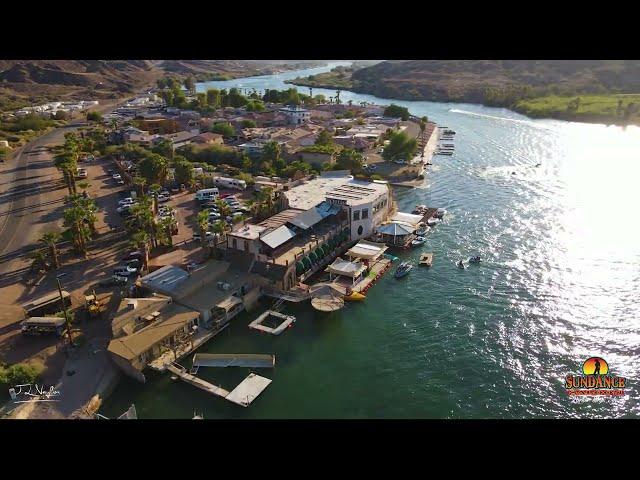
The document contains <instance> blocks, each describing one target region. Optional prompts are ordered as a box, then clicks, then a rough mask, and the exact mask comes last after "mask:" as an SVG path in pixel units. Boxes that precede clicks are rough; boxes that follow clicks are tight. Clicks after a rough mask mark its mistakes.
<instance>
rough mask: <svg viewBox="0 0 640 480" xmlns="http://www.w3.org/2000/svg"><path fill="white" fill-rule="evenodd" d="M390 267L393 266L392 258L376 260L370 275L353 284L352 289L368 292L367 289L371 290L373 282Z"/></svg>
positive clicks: (362, 292)
mask: <svg viewBox="0 0 640 480" xmlns="http://www.w3.org/2000/svg"><path fill="white" fill-rule="evenodd" d="M389 268H391V260H390V259H388V258H381V259H379V260H378V261H376V263H374V264H373V265H371V271H370V272H369V275H367V276H366V277H365V278H363V279H362V280H360V281H359V282H358V283H356V284H355V285H354V286H353V288H352V290H353V291H354V292H358V293H361V294H363V295H364V294H365V293H367V290H369V288H371V286H373V284H374V283H376V282H377V281H378V280H379V279H380V278H381V277H382V275H384V274H385V272H386V271H387V270H389Z"/></svg>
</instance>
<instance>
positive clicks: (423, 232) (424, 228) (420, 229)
mask: <svg viewBox="0 0 640 480" xmlns="http://www.w3.org/2000/svg"><path fill="white" fill-rule="evenodd" d="M429 230H431V229H430V228H429V227H428V226H426V225H425V224H420V226H419V227H418V229H417V230H416V235H417V236H419V237H424V236H425V235H426V234H427V233H429Z"/></svg>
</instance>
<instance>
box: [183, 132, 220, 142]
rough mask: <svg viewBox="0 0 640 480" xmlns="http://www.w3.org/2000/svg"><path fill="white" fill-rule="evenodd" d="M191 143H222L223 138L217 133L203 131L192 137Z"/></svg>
mask: <svg viewBox="0 0 640 480" xmlns="http://www.w3.org/2000/svg"><path fill="white" fill-rule="evenodd" d="M191 143H195V144H198V145H224V140H223V137H222V135H220V134H219V133H212V132H204V133H201V134H200V135H196V136H195V137H193V138H192V139H191Z"/></svg>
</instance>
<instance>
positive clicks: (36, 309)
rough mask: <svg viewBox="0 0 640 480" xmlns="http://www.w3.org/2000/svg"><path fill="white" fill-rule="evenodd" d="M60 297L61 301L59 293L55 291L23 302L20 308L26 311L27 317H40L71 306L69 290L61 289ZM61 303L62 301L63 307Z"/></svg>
mask: <svg viewBox="0 0 640 480" xmlns="http://www.w3.org/2000/svg"><path fill="white" fill-rule="evenodd" d="M62 299H63V301H62V302H60V294H59V293H58V292H55V293H51V294H49V295H45V296H44V297H41V298H37V299H35V300H33V301H31V302H29V303H25V304H24V305H22V308H24V310H25V311H26V312H27V316H28V317H42V316H44V315H49V314H52V313H56V312H61V311H62V310H64V309H65V308H69V307H70V306H71V295H70V294H69V292H66V291H64V290H63V291H62ZM62 303H64V308H63V306H62Z"/></svg>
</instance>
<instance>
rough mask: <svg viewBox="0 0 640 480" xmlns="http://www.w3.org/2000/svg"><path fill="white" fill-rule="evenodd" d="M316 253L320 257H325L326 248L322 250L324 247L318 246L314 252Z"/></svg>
mask: <svg viewBox="0 0 640 480" xmlns="http://www.w3.org/2000/svg"><path fill="white" fill-rule="evenodd" d="M313 253H315V254H316V256H317V257H318V258H319V259H320V258H322V257H324V255H325V253H324V250H322V247H318V248H316V249H315V251H314V252H313Z"/></svg>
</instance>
